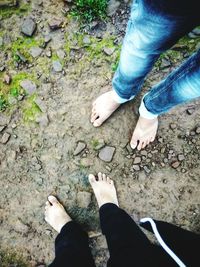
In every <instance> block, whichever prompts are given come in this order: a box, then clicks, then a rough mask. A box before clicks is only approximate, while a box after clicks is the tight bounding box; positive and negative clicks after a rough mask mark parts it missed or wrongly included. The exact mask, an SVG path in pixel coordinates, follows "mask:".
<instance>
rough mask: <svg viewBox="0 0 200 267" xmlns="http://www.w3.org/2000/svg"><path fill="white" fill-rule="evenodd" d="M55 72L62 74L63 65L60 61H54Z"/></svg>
mask: <svg viewBox="0 0 200 267" xmlns="http://www.w3.org/2000/svg"><path fill="white" fill-rule="evenodd" d="M53 70H54V71H55V72H61V71H62V70H63V67H62V64H61V63H60V61H59V60H54V61H53Z"/></svg>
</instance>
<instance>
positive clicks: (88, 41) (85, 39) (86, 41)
mask: <svg viewBox="0 0 200 267" xmlns="http://www.w3.org/2000/svg"><path fill="white" fill-rule="evenodd" d="M83 43H84V44H86V45H87V44H88V45H89V44H90V43H91V40H90V37H89V36H87V35H86V36H84V37H83Z"/></svg>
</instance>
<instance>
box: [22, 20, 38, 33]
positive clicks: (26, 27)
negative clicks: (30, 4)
mask: <svg viewBox="0 0 200 267" xmlns="http://www.w3.org/2000/svg"><path fill="white" fill-rule="evenodd" d="M35 29H36V23H35V22H34V21H33V20H32V19H31V18H27V19H25V21H24V22H23V24H22V26H21V32H22V33H23V34H25V35H27V36H32V35H33V33H34V31H35Z"/></svg>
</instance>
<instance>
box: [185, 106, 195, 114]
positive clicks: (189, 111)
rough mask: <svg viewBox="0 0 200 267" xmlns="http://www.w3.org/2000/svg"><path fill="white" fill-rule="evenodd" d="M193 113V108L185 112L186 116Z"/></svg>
mask: <svg viewBox="0 0 200 267" xmlns="http://www.w3.org/2000/svg"><path fill="white" fill-rule="evenodd" d="M194 111H195V109H194V108H188V109H187V110H186V112H187V114H188V115H192V114H193V113H194Z"/></svg>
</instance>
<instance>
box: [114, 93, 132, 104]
mask: <svg viewBox="0 0 200 267" xmlns="http://www.w3.org/2000/svg"><path fill="white" fill-rule="evenodd" d="M113 92H114V100H115V101H116V102H117V103H119V104H123V103H126V102H128V101H130V100H132V99H133V98H134V97H135V96H131V97H130V98H129V99H125V98H122V97H120V96H119V95H118V94H117V92H116V91H115V90H113Z"/></svg>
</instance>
